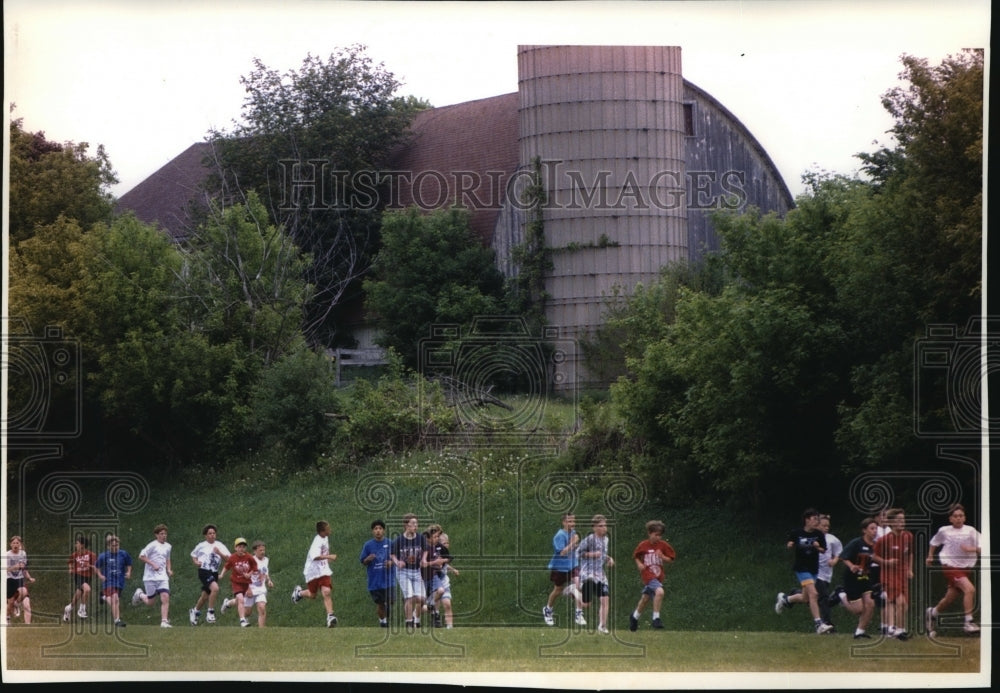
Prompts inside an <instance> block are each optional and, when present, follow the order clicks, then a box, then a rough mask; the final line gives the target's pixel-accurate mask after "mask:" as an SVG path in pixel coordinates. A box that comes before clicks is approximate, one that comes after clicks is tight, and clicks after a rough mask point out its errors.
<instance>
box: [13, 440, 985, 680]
mask: <svg viewBox="0 0 1000 693" xmlns="http://www.w3.org/2000/svg"><path fill="white" fill-rule="evenodd" d="M559 425H561V424H559V423H558V422H557V423H556V424H553V427H554V428H558V427H559ZM543 442H544V443H545V444H544V445H543V446H540V448H539V450H541V451H540V452H539V451H537V450H535V449H534V448H530V447H526V446H525V447H507V446H505V445H503V444H501V441H491V443H492V444H491V445H490V446H489V447H483V448H480V449H476V450H472V451H468V450H463V451H462V452H458V453H456V452H452V451H448V450H444V451H441V452H435V453H425V454H419V455H410V454H406V453H404V454H401V455H399V456H396V457H393V458H391V459H380V460H375V461H369V462H366V464H365V465H364V466H358V467H347V466H334V465H327V466H324V465H322V464H320V465H317V466H316V467H313V468H307V469H296V468H288V469H275V468H273V467H271V466H267V465H264V464H262V463H261V462H260V461H259V460H257V459H253V458H251V459H248V460H247V461H246V463H245V464H243V465H241V466H239V467H230V468H226V469H224V470H213V469H199V468H193V467H192V468H186V469H183V470H179V471H178V472H177V473H176V474H173V475H169V476H168V475H163V474H161V475H158V476H150V477H149V478H148V479H147V478H142V479H140V478H137V477H136V475H134V474H131V473H129V474H123V473H119V472H114V471H91V470H86V471H82V472H78V471H73V470H69V471H65V472H58V473H49V472H48V470H47V469H45V468H44V467H41V466H39V467H38V468H37V469H36V468H34V467H33V466H32V464H33V463H30V462H25V463H24V464H22V466H21V467H19V468H18V469H19V473H20V474H23V475H25V476H24V477H23V483H22V480H21V479H15V481H18V483H12V484H11V485H10V488H12V489H17V488H21V489H23V492H21V493H18V494H12V495H9V496H8V498H7V501H8V506H7V511H8V514H7V519H8V529H9V531H10V533H18V534H20V535H22V536H23V537H24V540H25V546H26V549H27V552H28V555H29V565H30V570H31V573H32V575H33V576H34V577H35V578H36V579H37V582H35V583H33V584H32V585H31V596H32V602H33V606H34V612H35V619H34V622H33V623H32V624H31V625H30V626H24V625H23V624H21V623H20V622H17V623H15V624H14V625H13V626H11V627H9V628H5V629H3V637H4V639H5V642H4V657H5V664H6V667H7V670H8V671H7V673H8V677H7V678H8V679H9V678H10V676H9V675H10V674H13V675H14V676H15V678H16V677H17V676H23V677H24V678H25V679H27V680H32V676H33V675H34V674H35V673H36V672H44V673H46V674H47V675H48V676H55V677H64V678H65V680H75V679H74V676H73V672H74V671H77V670H87V671H91V672H100V676H98V677H97V678H98V679H99V680H103V678H101V677H105V676H106V677H108V678H126V679H127V678H132V677H134V676H135V675H136V674H137V673H138V674H141V673H142V672H151V671H158V672H171V674H172V675H174V676H179V677H187V678H193V679H202V678H230V679H232V678H237V679H243V680H246V679H266V678H268V677H281V678H285V677H298V676H305V675H307V674H309V673H311V675H313V676H319V677H321V678H322V677H326V678H325V679H324V680H328V679H335V680H351V681H362V680H372V679H373V677H376V678H377V677H379V676H384V677H386V678H384V679H377V680H385V681H396V680H399V679H400V676H399V674H398V672H426V673H427V674H428V675H427V676H421V677H420V682H421V683H423V682H429V681H431V680H444V679H442V678H441V677H448V676H451V677H454V678H453V679H450V680H449V682H459V683H463V684H465V683H466V682H467V681H466V676H465V675H467V674H469V673H472V672H476V673H477V674H478V675H480V676H482V677H484V679H485V683H486V684H487V685H494V686H495V685H508V684H509V685H524V684H525V683H528V684H529V685H536V683H537V681H538V679H537V676H535V675H537V674H538V673H540V672H541V673H545V674H546V675H547V676H557V675H572V676H575V677H577V678H575V679H573V680H572V681H569V682H566V683H561V684H560V685H562V687H564V688H568V687H579V688H585V689H593V688H621V687H639V686H641V687H645V688H654V689H655V688H678V687H689V688H698V687H707V686H706V685H705V684H704V683H703V679H702V678H699V677H703V676H718V677H722V678H721V679H719V680H715V679H713V680H712V682H711V683H712V687H737V688H744V687H769V688H785V687H788V686H789V685H795V684H796V680H794V677H796V676H807V675H809V674H810V673H813V672H830V673H831V674H832V675H834V676H835V678H834V679H830V680H829V681H827V683H826V685H827V686H833V687H837V688H842V687H848V686H852V687H856V688H863V689H865V690H868V689H871V688H876V687H898V685H900V682H901V681H904V682H908V683H909V685H910V686H912V687H923V686H928V685H937V686H940V685H948V686H951V687H959V686H976V685H982V683H981V682H982V680H983V679H982V678H981V677H982V674H980V673H978V672H979V671H980V667H981V664H982V665H984V666H986V667H987V668H988V665H989V657H986V658H984V660H983V661H981V652H980V644H981V643H980V640H978V639H970V638H966V637H952V636H954V635H958V633H957V632H956V631H955V630H954V629H948V628H945V627H942V628H941V629H940V630H939V632H940V633H941V634H942V635H943V636H944V637H942V638H939V639H936V640H934V641H931V640H928V639H927V638H926V637H924V636H923V635H922V633H923V629H922V624H921V623H920V618H919V614H921V613H922V611H923V608H924V607H925V606H927V599H929V598H930V597H929V595H932V594H933V595H937V594H940V593H941V591H942V588H941V585H940V576H939V575H936V574H931V573H928V572H924V571H921V573H920V574H919V575H918V576H917V579H916V581H915V587H914V588H913V594H914V603H913V606H912V607H911V610H910V611H911V613H910V618H911V623H910V628H911V632H913V633H914V636H915V637H914V638H913V639H912V640H910V641H908V642H897V641H895V640H885V641H882V640H871V641H860V642H861V644H860V645H859V641H855V640H853V639H852V638H851V637H850V635H847V634H846V633H849V632H850V631H851V630H852V628H853V625H854V622H855V619H854V618H853V617H850V616H849V614H847V613H846V612H845V611H844V610H842V609H839V608H838V609H836V610H835V614H834V617H833V621H834V623H835V624H836V625H837V628H838V631H840V632H839V633H838V634H835V635H830V636H817V635H815V634H814V633H812V632H811V622H810V618H809V616H808V612H807V611H806V610H805V609H803V608H796V609H793V610H790V611H788V612H786V613H783V614H781V615H780V616H779V615H777V614H775V612H774V599H775V595H776V593H777V592H778V591H787V590H788V589H790V588H791V587H793V586H794V584H793V582H792V580H793V576H792V574H791V571H790V556H789V554H788V552H787V550H786V549H785V545H784V537H785V535H786V532H787V530H788V529H790V527H791V526H793V524H794V523H796V522H797V521H798V514H799V513H800V512H801V508H799V507H798V506H795V507H794V508H789V509H788V511H787V516H788V518H789V521H788V522H785V521H783V520H781V521H774V520H770V521H768V520H763V521H761V522H759V523H757V522H749V521H747V520H746V518H734V517H733V516H731V515H730V514H729V513H728V512H726V511H725V509H724V507H723V506H721V505H720V506H714V507H713V506H707V505H704V506H694V507H692V506H691V505H688V506H682V505H679V504H678V503H676V502H673V503H670V504H667V503H665V502H664V501H663V498H664V496H665V494H667V493H669V489H658V488H653V487H647V486H645V485H644V484H642V483H640V482H638V481H637V479H636V478H635V477H632V476H630V475H628V474H624V473H621V472H615V471H613V470H600V469H595V470H591V471H587V472H585V473H582V472H579V471H576V470H567V469H565V468H561V467H559V466H558V465H554V464H553V463H552V461H551V460H550V458H549V457H548V455H549V453H548V452H546V450H547V447H546V446H548V444H549V443H548V442H547V441H543ZM128 484H131V487H130V488H128V489H126V490H129V491H130V492H131V495H125V496H122V495H121V493H120V491H121V489H122V488H123V486H127V485H128ZM12 501H15V502H12ZM126 501H127V503H126ZM566 508H570V509H572V510H574V511H575V512H576V514H577V518H578V524H577V529H578V530H580V531H581V532H583V533H586V532H588V531H589V530H590V528H589V518H590V516H591V515H592V514H594V513H603V514H605V515H607V516H608V520H609V527H610V536H611V554H612V555H613V557H614V559H615V561H616V566H615V567H614V568H613V569H612V570H611V571H610V572H609V579H610V589H611V628H612V631H613V632H612V634H611V635H598V634H596V633H594V632H593V631H592V630H590V631H589V632H588V631H587V630H586V629H585V630H583V631H581V630H579V629H576V627H574V629H573V630H570V629H569V627H568V626H567V625H566V624H568V623H569V622H570V618H569V616H570V614H569V610H568V606H569V602H568V601H567V600H561V601H560V606H559V609H565V610H564V611H562V612H561V613H560V610H559V609H557V626H556V627H554V628H546V627H545V626H544V625H542V621H541V613H540V610H541V607H542V606H543V605H544V604H545V600H546V597H547V595H548V593H549V590H550V589H551V583H550V582H549V579H548V570H547V567H546V566H547V562H548V559H549V557H550V555H551V551H552V548H551V541H552V535H553V533H554V531H555V530H556V529H557V528H558V526H559V513H560V512H561V511H562V510H563V509H566ZM831 510H833V509H831ZM409 511H413V512H416V513H417V514H418V516H419V518H420V523H421V527H425V526H426V525H427V524H429V523H430V522H438V523H441V524H442V525H443V526H444V527H445V530H446V531H447V532H448V533H449V534H450V535H451V547H452V553H453V555H454V556H455V566H456V567H457V568H458V569H459V570H460V571H461V576H458V577H453V578H452V591H453V594H454V607H455V624H456V628H455V629H454V630H451V631H445V630H425V631H420V632H417V633H406V632H401V631H400V630H399V629H398V628H395V627H394V628H391V629H379V628H377V627H375V626H374V606H373V604H372V602H371V599H370V598H369V595H368V593H367V589H366V583H365V571H364V568H363V567H362V566H361V565H360V563H358V554H359V551H360V549H361V546H362V544H363V543H364V542H365V541H366V540H367V539H368V538H369V536H370V529H369V523H370V522H371V520H372V519H373V518H376V517H379V518H383V519H385V520H386V521H387V522H388V524H389V529H390V534H391V533H393V532H399V531H400V528H401V517H402V514H403V513H405V512H409ZM834 517H835V520H834V533H836V534H838V535H839V536H840V538H841V539H842V540H843V541H845V542H846V541H847V540H849V539H850V538H851V537H852V536H853V535H854V533H855V530H854V529H852V528H853V527H855V526H856V520H857V518H856V517H853V516H852V513H849V512H847V511H842V512H840V514H837V511H836V510H834ZM652 518H657V519H661V520H663V521H665V522H666V525H667V535H666V538H667V539H668V540H669V541H670V542H671V543H672V545H673V546H674V548H675V549H676V550H677V555H678V559H677V561H676V562H675V563H674V564H673V565H671V566H670V567H669V570H668V573H667V577H666V582H665V587H666V594H667V596H666V599H665V602H664V608H663V618H664V622H665V624H666V630H664V631H656V632H654V631H651V630H649V629H648V612H647V614H644V618H645V619H646V622H645V623H644V624H643V625H642V626H641V627H640V629H639V631H638V632H635V633H632V632H629V631H628V630H627V627H626V624H627V622H628V613H630V612H631V610H632V608H633V607H634V606H635V603H636V600H637V598H638V595H639V589H640V586H641V583H640V581H639V579H638V574H637V571H636V569H635V566H634V565H633V563H632V560H631V551H632V549H633V547H634V546H635V545H636V543H637V542H638V541H639V539H641V538H643V537H644V530H643V526H644V523H645V521H646V520H649V519H652ZM318 519H327V520H330V521H331V522H332V523H333V526H334V534H333V535H332V536H331V547H332V550H333V552H334V553H337V554H338V560H336V561H335V562H334V563H333V566H332V567H333V572H334V576H333V582H334V605H335V611H336V613H337V615H338V617H339V619H340V626H339V627H338V628H335V629H327V628H324V627H323V626H322V625H321V624H322V622H323V618H324V614H323V609H322V605H321V604H319V603H316V602H309V601H304V602H300V603H299V604H292V603H291V600H290V599H289V595H290V593H291V588H292V587H293V586H294V585H295V584H297V583H300V582H302V567H303V560H304V558H305V553H306V550H307V548H308V546H309V543H310V541H311V540H312V537H313V535H314V534H315V522H316V520H318ZM159 522H165V523H166V524H168V525H169V527H170V530H169V539H168V540H169V541H170V542H171V543H172V544H173V547H174V553H173V569H174V577H173V578H172V579H171V584H170V588H171V603H170V618H171V619H172V621H173V623H174V628H172V629H169V630H168V629H161V628H159V627H158V623H159V610H158V608H150V607H145V608H137V607H131V606H129V605H128V604H127V602H128V601H129V597H130V595H131V592H132V590H134V589H135V588H136V587H137V586H139V585H140V584H141V575H142V571H141V568H137V569H136V570H135V571H134V573H133V576H132V579H131V580H130V581H129V583H128V584H127V586H126V591H125V602H126V605H125V606H124V607H123V614H122V615H123V618H124V620H125V621H126V622H127V623H128V624H129V625H128V627H127V628H125V629H124V630H121V631H119V632H117V633H116V632H114V631H111V630H109V629H108V628H107V627H106V625H104V624H101V623H100V622H99V620H98V619H97V618H91V619H89V620H87V621H84V622H79V623H77V622H74V623H73V624H72V625H65V624H63V623H62V622H61V621H60V616H61V613H62V608H63V605H65V604H66V603H67V602H68V600H69V597H70V595H71V594H72V584H71V582H70V579H69V575H68V573H67V568H66V565H67V563H66V561H67V557H68V556H69V553H70V552H71V550H72V542H73V537H74V535H75V533H76V532H78V531H85V532H87V533H89V534H91V535H92V536H93V537H95V539H96V538H100V537H103V534H104V532H105V531H113V532H115V533H116V534H118V535H119V536H120V537H121V538H122V546H123V548H125V549H126V550H127V551H129V552H130V553H131V554H132V555H133V557H135V556H137V554H138V552H139V551H140V549H141V548H142V547H143V546H144V545H145V544H146V543H147V542H148V541H149V540H150V539H151V538H152V534H151V530H152V527H153V526H154V525H155V524H156V523H159ZM208 522H212V523H215V524H217V525H218V527H219V530H220V539H221V540H222V541H223V542H224V543H226V544H227V545H228V546H230V548H232V541H233V538H234V537H236V536H246V537H247V538H249V539H250V540H251V541H252V540H254V539H262V540H265V541H266V543H267V547H268V554H269V555H270V557H271V571H272V578H273V580H274V583H275V588H274V591H273V594H274V598H273V599H272V600H270V601H269V604H268V627H267V628H265V629H258V628H256V627H252V628H244V629H241V628H239V627H238V626H236V625H235V619H234V618H233V617H232V614H231V613H227V614H226V615H225V616H224V617H222V620H221V622H220V623H219V624H216V625H214V626H207V625H202V626H199V627H198V628H192V627H191V626H190V625H188V624H187V611H188V609H189V608H190V607H191V606H193V605H194V602H195V600H196V599H197V597H198V594H199V589H200V585H199V583H198V581H197V576H196V570H195V568H194V566H193V565H192V563H191V560H190V558H189V557H188V554H189V552H190V550H191V549H192V548H193V547H194V545H195V544H196V543H197V542H198V541H200V540H201V539H202V535H201V528H202V526H203V525H204V524H205V523H208ZM96 549H97V550H98V551H100V550H101V549H100V547H96ZM921 550H922V549H921ZM917 565H918V566H919V565H922V557H921V556H918V561H917ZM925 581H926V582H925ZM224 583H225V584H224V585H223V593H226V592H228V591H229V590H228V587H229V585H228V579H225V580H224ZM91 608H92V610H93V611H92V616H95V617H96V616H99V615H100V613H101V612H100V611H99V610H98V607H97V606H96V605H95V604H92V605H91ZM588 618H589V619H590V624H591V625H590V626H589V627H588V628H592V627H593V625H594V624H595V621H594V619H593V614H590V615H589V616H588ZM952 625H954V624H952ZM870 630H874V628H871V629H870ZM988 638H989V631H988V629H986V628H984V640H983V642H982V646H983V647H984V648H985V647H986V646H987V645H988V644H989V643H988V642H987V640H988ZM597 673H607V674H608V676H599V675H597ZM625 673H627V674H629V675H628V676H623V674H625ZM616 674H617V675H616ZM362 675H363V677H364V678H361V677H362ZM521 675H525V676H529V675H530V676H535V677H534V678H530V677H529V678H528V679H525V680H521V679H506V678H504V677H517V676H521ZM775 675H777V676H779V677H781V678H779V680H778V681H777V682H776V683H775V682H774V681H773V680H767V681H765V680H764V679H758V678H757V677H764V676H775ZM431 676H433V677H434V678H430V677H431ZM641 676H648V677H653V678H652V679H648V680H640V679H637V678H636V677H641ZM852 676H853V677H859V678H858V680H857V681H856V683H852V680H851V678H850V677H852ZM873 676H875V677H876V678H872V677H873ZM914 676H917V677H918V678H913V677H914ZM609 677H610V678H609ZM687 677H694V678H687ZM845 677H846V678H845ZM935 677H943V678H935ZM955 677H958V678H957V679H956V678H955ZM987 677H988V674H987ZM967 679H971V682H970V680H967ZM296 680H299V679H298V678H296ZM407 680H408V679H407ZM985 680H986V681H988V678H986V679H985ZM478 681H479V682H480V683H482V682H483V679H482V678H481V679H478ZM549 683H550V681H548V680H546V682H545V685H546V687H549ZM798 685H799V687H803V688H811V687H815V686H816V683H815V681H810V680H808V679H804V680H803V681H802V682H799V683H798Z"/></svg>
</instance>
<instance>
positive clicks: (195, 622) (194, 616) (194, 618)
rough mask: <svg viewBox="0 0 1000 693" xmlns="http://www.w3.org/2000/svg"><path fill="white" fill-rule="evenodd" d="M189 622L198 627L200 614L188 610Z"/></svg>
mask: <svg viewBox="0 0 1000 693" xmlns="http://www.w3.org/2000/svg"><path fill="white" fill-rule="evenodd" d="M188 620H189V621H191V625H192V626H197V625H198V612H197V611H195V610H194V609H188Z"/></svg>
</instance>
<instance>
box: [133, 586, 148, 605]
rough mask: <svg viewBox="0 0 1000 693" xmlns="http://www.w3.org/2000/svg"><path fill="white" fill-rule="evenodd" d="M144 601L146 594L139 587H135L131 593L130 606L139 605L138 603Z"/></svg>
mask: <svg viewBox="0 0 1000 693" xmlns="http://www.w3.org/2000/svg"><path fill="white" fill-rule="evenodd" d="M144 601H146V595H145V594H143V593H142V588H141V587H136V588H135V592H134V593H133V594H132V606H139V603H140V602H144Z"/></svg>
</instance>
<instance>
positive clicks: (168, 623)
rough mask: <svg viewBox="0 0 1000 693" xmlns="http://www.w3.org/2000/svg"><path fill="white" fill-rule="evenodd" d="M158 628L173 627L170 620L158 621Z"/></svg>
mask: <svg viewBox="0 0 1000 693" xmlns="http://www.w3.org/2000/svg"><path fill="white" fill-rule="evenodd" d="M160 628H173V626H172V625H170V621H160Z"/></svg>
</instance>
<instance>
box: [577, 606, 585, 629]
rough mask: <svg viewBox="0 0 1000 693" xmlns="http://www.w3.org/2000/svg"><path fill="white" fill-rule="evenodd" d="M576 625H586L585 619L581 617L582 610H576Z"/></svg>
mask: <svg viewBox="0 0 1000 693" xmlns="http://www.w3.org/2000/svg"><path fill="white" fill-rule="evenodd" d="M576 625H578V626H585V625H587V619H585V618H584V617H583V609H577V610H576Z"/></svg>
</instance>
